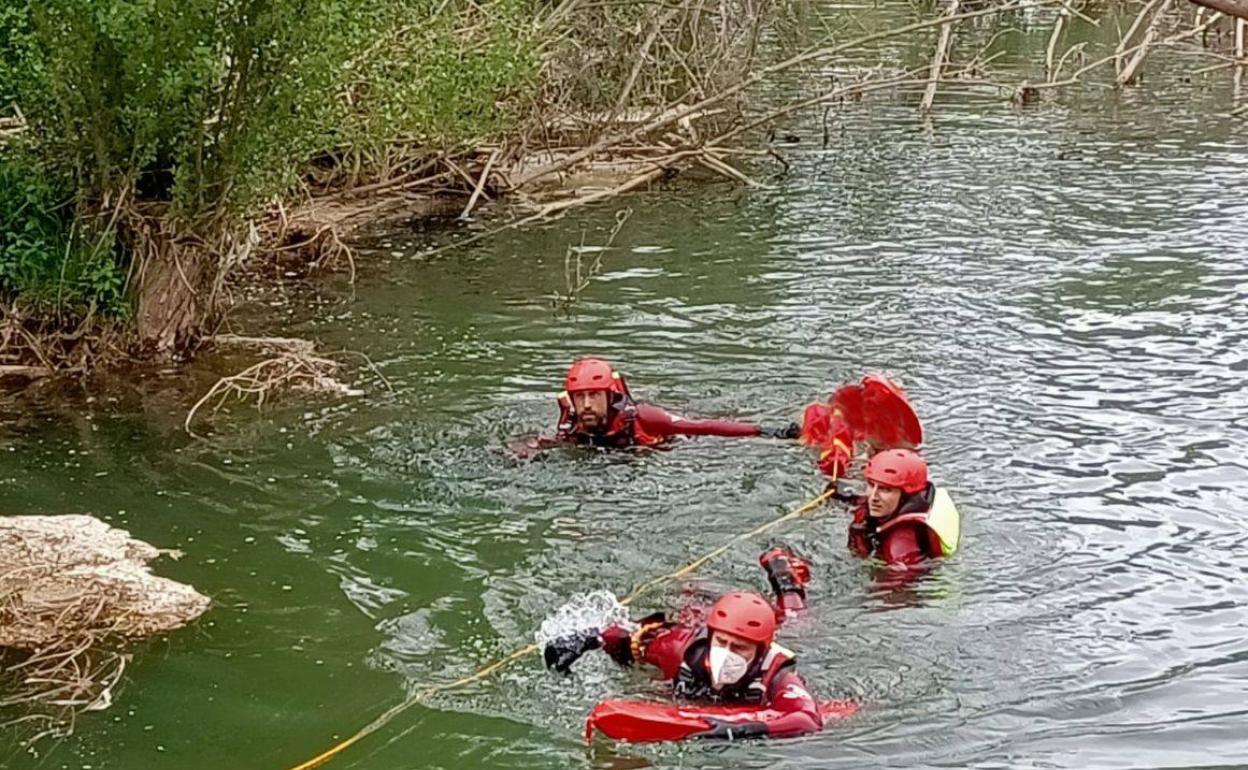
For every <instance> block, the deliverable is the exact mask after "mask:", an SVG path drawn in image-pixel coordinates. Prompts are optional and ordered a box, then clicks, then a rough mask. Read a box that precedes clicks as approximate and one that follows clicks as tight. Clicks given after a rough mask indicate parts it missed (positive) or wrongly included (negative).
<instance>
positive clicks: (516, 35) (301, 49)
mask: <svg viewBox="0 0 1248 770" xmlns="http://www.w3.org/2000/svg"><path fill="white" fill-rule="evenodd" d="M468 9H476V10H468ZM524 10H525V9H524V6H523V5H521V3H520V2H519V0H492V2H485V3H478V4H476V5H469V4H466V3H465V4H463V5H462V7H461V6H460V5H459V4H456V3H454V2H450V3H448V2H441V0H438V2H434V1H433V0H375V1H374V2H368V3H362V2H358V0H40V2H38V3H29V4H26V5H25V6H24V7H17V8H15V7H7V8H6V9H5V10H3V11H0V39H4V40H8V41H11V42H10V44H8V45H7V46H5V48H4V51H3V52H2V53H0V82H3V85H0V93H3V94H9V93H10V92H11V98H15V99H16V101H17V103H18V104H20V106H21V108H22V110H23V112H24V113H25V115H26V116H27V118H28V120H29V122H30V124H31V128H32V130H33V132H34V143H35V146H36V148H37V149H38V151H39V155H40V157H41V158H42V159H43V160H44V161H45V162H47V163H50V164H52V165H54V166H59V167H60V168H59V169H58V170H61V171H64V172H66V173H67V174H68V175H70V176H71V177H72V178H73V179H74V183H75V186H76V190H77V197H78V200H79V201H80V202H84V203H87V204H88V205H89V204H91V203H93V202H99V201H104V200H106V199H107V198H108V197H109V196H110V195H111V196H116V195H117V194H118V193H119V192H121V191H126V190H129V189H131V188H135V187H137V189H138V191H139V193H140V195H141V197H143V198H146V199H155V200H169V201H171V202H172V203H173V204H174V207H173V212H174V214H175V215H177V216H178V217H180V218H181V219H182V220H184V221H186V222H191V223H201V222H203V221H205V220H208V219H214V220H216V219H220V218H225V219H228V218H229V217H237V216H247V215H250V214H253V213H254V212H255V209H256V207H257V206H258V205H260V204H262V203H263V202H264V201H266V200H268V199H270V198H271V197H273V196H275V195H280V194H281V193H283V192H285V191H286V190H288V189H290V187H291V186H292V185H293V184H295V182H296V181H297V179H298V177H299V174H300V173H301V172H302V171H303V169H304V167H305V164H306V163H307V162H308V160H309V159H310V158H312V157H314V156H315V155H317V154H321V153H326V152H331V151H333V150H336V149H340V148H342V147H344V146H353V145H356V144H371V145H375V144H384V143H385V142H386V141H388V140H390V139H393V138H394V137H396V136H399V135H403V136H409V137H410V136H418V137H421V138H423V139H426V140H428V141H430V142H431V143H442V142H450V141H457V140H459V139H462V138H466V137H475V136H479V135H481V134H483V133H488V132H491V131H494V130H497V129H498V127H499V126H500V125H501V115H502V113H501V112H500V111H499V109H498V107H497V104H498V103H499V101H500V100H501V99H503V98H505V97H506V96H507V94H508V93H509V92H510V91H511V90H513V89H514V88H516V87H517V86H518V85H519V84H522V83H524V82H525V81H526V80H527V79H528V78H529V76H530V73H531V71H532V69H533V57H532V56H531V55H530V53H529V46H528V45H527V42H526V41H525V40H524V39H522V30H524V29H525V24H524V23H523V19H522V16H523V13H524ZM474 14H476V15H479V16H480V18H479V19H478V18H472V16H473V15H474ZM465 30H468V31H465Z"/></svg>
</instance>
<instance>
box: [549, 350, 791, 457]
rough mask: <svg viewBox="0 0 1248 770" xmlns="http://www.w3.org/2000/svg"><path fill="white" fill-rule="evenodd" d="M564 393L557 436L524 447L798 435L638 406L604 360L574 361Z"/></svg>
mask: <svg viewBox="0 0 1248 770" xmlns="http://www.w3.org/2000/svg"><path fill="white" fill-rule="evenodd" d="M563 387H564V389H563V392H562V393H560V394H559V425H558V430H557V432H556V433H555V435H554V437H553V438H552V437H544V438H539V439H536V441H530V442H528V443H527V444H526V445H525V447H524V448H526V449H529V450H533V449H544V448H547V447H550V446H558V445H560V444H584V445H589V446H598V447H614V448H621V447H632V446H656V445H659V444H662V443H664V442H666V441H668V440H670V439H671V438H672V437H673V436H763V435H767V436H770V437H773V438H796V437H797V435H798V427H797V425H796V424H793V425H789V426H786V427H784V428H780V429H777V430H764V429H763V428H762V427H760V426H758V425H754V424H753V423H747V422H736V421H732V420H687V419H685V418H683V417H678V416H676V415H674V414H671V413H670V412H668V411H666V410H665V409H663V408H661V407H658V406H654V405H653V404H639V403H637V402H636V401H634V400H633V397H632V394H631V393H629V390H628V384H627V383H626V382H625V381H624V377H623V375H621V374H620V373H619V372H616V371H615V370H614V369H613V368H612V367H611V364H609V363H607V362H606V361H604V360H602V359H600V358H582V359H581V360H579V361H577V362H575V363H574V364H572V367H571V368H570V369H569V370H568V374H567V376H566V377H565V378H564V385H563Z"/></svg>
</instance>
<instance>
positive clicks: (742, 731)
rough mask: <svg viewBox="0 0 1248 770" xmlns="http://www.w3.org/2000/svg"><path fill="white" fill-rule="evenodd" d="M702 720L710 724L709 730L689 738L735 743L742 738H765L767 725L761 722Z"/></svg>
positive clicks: (713, 718)
mask: <svg viewBox="0 0 1248 770" xmlns="http://www.w3.org/2000/svg"><path fill="white" fill-rule="evenodd" d="M702 719H705V720H706V721H708V722H710V723H711V728H710V729H709V730H703V731H702V732H700V733H694V734H693V735H691V736H689V737H690V738H699V739H701V738H712V739H719V740H728V741H736V740H741V739H742V738H765V737H766V736H767V725H765V724H763V723H762V722H726V721H724V720H722V719H716V718H715V717H702Z"/></svg>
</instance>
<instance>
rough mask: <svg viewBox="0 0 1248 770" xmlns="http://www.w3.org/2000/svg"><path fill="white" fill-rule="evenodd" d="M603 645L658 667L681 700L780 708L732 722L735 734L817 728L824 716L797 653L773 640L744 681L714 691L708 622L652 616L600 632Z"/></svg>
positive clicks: (775, 734)
mask: <svg viewBox="0 0 1248 770" xmlns="http://www.w3.org/2000/svg"><path fill="white" fill-rule="evenodd" d="M602 643H603V649H604V650H606V652H607V653H608V654H609V655H611V657H612V658H613V659H615V661H616V662H618V663H620V664H621V665H630V664H632V663H636V662H641V663H649V664H650V665H652V666H656V667H657V668H658V669H659V670H660V671H661V672H662V674H663V678H664V679H667V680H669V681H671V682H672V685H673V688H674V691H675V695H676V696H677V697H680V698H688V699H694V700H703V701H711V702H714V703H724V704H743V705H757V706H758V707H759V708H760V709H770V710H774V711H776V712H779V715H778V716H775V717H773V718H771V719H769V720H767V721H765V722H751V723H744V724H741V723H738V724H734V725H733V726H732V735H733V737H737V738H747V737H771V738H781V737H786V736H792V735H801V734H804V733H812V732H816V731H818V730H819V729H821V728H822V727H823V717H822V716H821V715H820V713H819V706H818V704H817V703H816V702H815V698H814V696H813V695H811V694H810V690H809V689H808V688H807V687H806V682H805V681H803V680H802V678H801V677H800V676H798V674H797V672H796V671H795V670H794V668H795V664H794V658H793V654H792V653H791V652H789V651H788V650H786V649H784V648H783V647H780V646H779V645H777V644H774V643H773V644H771V645H770V646H768V647H767V648H766V649H765V650H763V651H762V653H761V654H760V655H758V656H757V657H756V658H755V660H754V662H753V663H751V664H750V668H749V671H747V672H746V675H745V676H744V677H742V678H741V681H740V682H737V683H736V684H733V685H731V686H729V687H725V688H722V689H719V690H716V689H715V688H714V687H712V684H711V675H710V664H709V660H708V658H709V654H710V647H711V642H710V632H709V631H708V630H707V628H706V626H702V625H699V626H688V625H681V624H677V623H669V622H666V621H665V620H664V619H663V616H662V615H661V614H660V615H652V616H650V617H649V618H645V619H643V620H642V621H641V628H640V629H639V630H638V631H637V632H635V633H630V632H629V630H628V629H626V628H622V627H620V626H612V627H611V628H608V629H606V630H605V631H603V632H602Z"/></svg>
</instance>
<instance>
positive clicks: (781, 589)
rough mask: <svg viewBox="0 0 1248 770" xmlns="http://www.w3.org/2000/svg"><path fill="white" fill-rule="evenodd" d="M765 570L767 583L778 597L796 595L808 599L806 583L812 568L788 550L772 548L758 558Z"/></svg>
mask: <svg viewBox="0 0 1248 770" xmlns="http://www.w3.org/2000/svg"><path fill="white" fill-rule="evenodd" d="M758 561H759V563H760V564H762V565H763V570H764V571H766V573H767V581H768V582H769V583H771V590H773V591H775V592H776V596H777V597H779V596H783V595H784V594H786V593H794V594H797V595H798V596H800V597H802V598H803V599H805V598H806V581H807V580H808V579H809V578H810V567H809V566H807V564H806V562H805V561H803V560H802V559H800V558H798V557H797V556H795V555H794V554H793V552H792V551H789V550H788V549H787V548H772V549H771V550H770V551H768V552H766V553H764V554H763V555H762V556H760V557H759V558H758Z"/></svg>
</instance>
